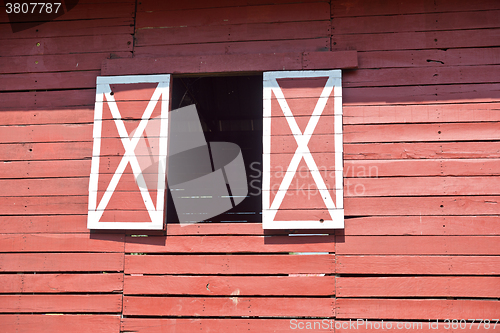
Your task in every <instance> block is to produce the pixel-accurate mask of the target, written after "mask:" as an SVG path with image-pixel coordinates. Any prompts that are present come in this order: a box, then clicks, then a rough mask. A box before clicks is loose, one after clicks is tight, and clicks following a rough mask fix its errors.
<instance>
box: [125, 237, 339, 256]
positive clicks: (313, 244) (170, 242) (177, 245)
mask: <svg viewBox="0 0 500 333" xmlns="http://www.w3.org/2000/svg"><path fill="white" fill-rule="evenodd" d="M334 241H335V238H334V236H204V237H199V236H171V237H165V236H151V237H127V239H126V243H125V252H127V253H132V252H133V253H136V252H141V253H143V252H145V253H169V252H179V253H196V252H209V253H221V252H222V253H236V252H240V253H241V252H247V253H252V252H334V244H335V243H334Z"/></svg>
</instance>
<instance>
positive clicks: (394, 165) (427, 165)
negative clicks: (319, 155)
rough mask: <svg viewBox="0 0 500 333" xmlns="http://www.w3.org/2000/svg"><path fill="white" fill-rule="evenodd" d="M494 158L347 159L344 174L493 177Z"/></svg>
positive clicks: (496, 163) (497, 172)
mask: <svg viewBox="0 0 500 333" xmlns="http://www.w3.org/2000/svg"><path fill="white" fill-rule="evenodd" d="M498 163H500V160H499V159H497V158H484V159H480V158H477V159H472V158H470V159H469V158H463V159H416V160H415V159H406V160H404V159H402V160H346V161H344V170H343V173H344V177H346V178H363V177H369V178H371V177H391V176H394V177H398V176H410V177H411V176H493V175H498V174H499V173H500V170H498V168H497V166H498V165H499V164H498Z"/></svg>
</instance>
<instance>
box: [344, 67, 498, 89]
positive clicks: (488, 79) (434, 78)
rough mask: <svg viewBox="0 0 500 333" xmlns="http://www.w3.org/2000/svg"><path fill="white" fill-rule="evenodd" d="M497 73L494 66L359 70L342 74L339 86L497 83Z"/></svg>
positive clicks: (496, 68)
mask: <svg viewBox="0 0 500 333" xmlns="http://www.w3.org/2000/svg"><path fill="white" fill-rule="evenodd" d="M499 71H500V66H496V65H485V66H477V65H474V66H441V67H418V68H414V67H409V68H375V69H358V70H355V71H347V72H345V73H344V75H343V80H342V84H343V86H344V87H346V88H348V87H376V86H384V87H391V86H413V85H416V84H421V85H429V84H457V83H459V84H466V83H496V82H498V76H496V73H498V72H499Z"/></svg>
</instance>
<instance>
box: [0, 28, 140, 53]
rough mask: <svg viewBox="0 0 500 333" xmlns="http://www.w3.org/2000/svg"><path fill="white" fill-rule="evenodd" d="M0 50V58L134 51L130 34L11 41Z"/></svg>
mask: <svg viewBox="0 0 500 333" xmlns="http://www.w3.org/2000/svg"><path fill="white" fill-rule="evenodd" d="M4 45H6V46H7V47H5V48H2V49H1V50H0V56H2V57H12V56H26V55H42V54H43V55H46V54H54V55H55V54H66V53H84V52H89V53H90V52H92V53H94V52H125V51H132V38H131V35H130V34H122V35H116V36H113V35H100V36H99V35H98V36H74V37H54V38H44V37H40V38H31V39H10V40H7V41H6V42H5V43H4Z"/></svg>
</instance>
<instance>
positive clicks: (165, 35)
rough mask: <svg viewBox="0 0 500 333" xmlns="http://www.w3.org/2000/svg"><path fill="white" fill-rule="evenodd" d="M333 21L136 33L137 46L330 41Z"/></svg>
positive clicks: (171, 28) (192, 27)
mask: <svg viewBox="0 0 500 333" xmlns="http://www.w3.org/2000/svg"><path fill="white" fill-rule="evenodd" d="M329 35H330V21H329V20H328V21H307V22H285V23H272V24H269V23H257V24H248V25H241V24H237V25H222V26H205V27H203V29H200V27H199V26H187V27H186V26H184V27H169V28H168V29H140V30H138V31H137V33H136V45H137V46H152V45H179V44H195V43H221V42H240V41H258V40H262V39H265V40H268V41H271V40H287V39H296V40H300V39H308V38H319V37H327V36H329Z"/></svg>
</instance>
